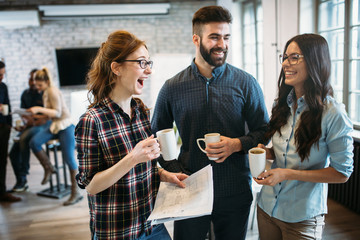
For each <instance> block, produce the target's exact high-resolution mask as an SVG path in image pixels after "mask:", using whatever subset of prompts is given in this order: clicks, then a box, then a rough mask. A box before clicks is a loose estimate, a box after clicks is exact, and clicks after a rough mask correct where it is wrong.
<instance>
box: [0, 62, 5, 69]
mask: <svg viewBox="0 0 360 240" xmlns="http://www.w3.org/2000/svg"><path fill="white" fill-rule="evenodd" d="M4 67H5V63H4V62H3V61H0V69H2V68H4Z"/></svg>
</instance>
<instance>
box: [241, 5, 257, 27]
mask: <svg viewBox="0 0 360 240" xmlns="http://www.w3.org/2000/svg"><path fill="white" fill-rule="evenodd" d="M243 21H244V25H248V24H254V23H255V17H254V10H253V4H252V3H247V4H244V17H243Z"/></svg>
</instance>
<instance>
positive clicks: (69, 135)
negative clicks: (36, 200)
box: [28, 68, 83, 206]
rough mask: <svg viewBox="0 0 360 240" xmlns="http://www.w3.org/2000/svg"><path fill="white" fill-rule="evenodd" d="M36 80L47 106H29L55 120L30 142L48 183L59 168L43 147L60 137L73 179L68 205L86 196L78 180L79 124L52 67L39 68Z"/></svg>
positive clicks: (37, 112) (33, 111) (66, 203)
mask: <svg viewBox="0 0 360 240" xmlns="http://www.w3.org/2000/svg"><path fill="white" fill-rule="evenodd" d="M34 79H35V82H36V83H35V84H36V87H37V89H38V90H40V91H43V92H44V93H43V103H44V107H40V106H35V107H31V108H29V109H28V111H29V112H31V113H33V114H42V115H43V116H44V117H46V118H49V119H51V120H50V121H51V124H49V126H48V127H46V128H45V129H43V130H42V131H40V132H38V133H37V134H36V135H34V136H33V137H32V138H31V140H30V144H29V145H30V148H31V150H32V151H33V152H34V154H35V156H36V157H37V159H38V160H39V161H40V163H41V165H42V166H43V168H44V171H45V172H44V178H43V180H42V182H41V184H46V183H47V182H48V181H49V180H50V176H51V174H52V173H55V172H56V169H55V168H54V166H53V165H52V164H51V162H50V160H49V157H48V155H47V154H46V153H45V151H44V150H43V149H42V147H41V146H42V145H43V144H44V143H46V142H48V141H49V140H51V139H54V138H58V139H59V141H60V144H61V153H62V157H63V159H64V160H65V162H66V164H67V165H68V166H69V169H70V178H71V195H70V197H69V199H68V200H67V201H65V202H64V206H68V205H72V204H75V203H77V202H78V201H80V200H81V199H82V198H83V196H82V195H81V194H80V192H79V189H78V187H77V184H76V181H75V176H76V173H77V168H78V164H77V162H76V160H75V138H74V129H75V126H74V125H73V124H72V122H71V116H70V112H69V110H68V108H67V107H66V105H65V101H64V98H63V96H62V94H61V92H60V90H59V89H58V88H56V87H55V86H53V83H52V81H51V79H50V73H49V71H48V69H47V68H43V69H40V70H38V71H36V72H35V75H34Z"/></svg>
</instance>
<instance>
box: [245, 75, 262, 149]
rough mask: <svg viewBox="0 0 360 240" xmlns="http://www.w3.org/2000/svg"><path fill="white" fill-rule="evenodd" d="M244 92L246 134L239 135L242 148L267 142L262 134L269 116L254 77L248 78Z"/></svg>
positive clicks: (249, 147)
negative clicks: (247, 84)
mask: <svg viewBox="0 0 360 240" xmlns="http://www.w3.org/2000/svg"><path fill="white" fill-rule="evenodd" d="M244 91H245V92H246V104H245V119H246V124H247V127H248V130H249V132H248V134H247V135H245V136H242V137H240V138H239V139H240V141H241V144H242V147H243V150H244V151H245V152H247V151H248V150H249V149H251V148H253V147H256V146H257V145H258V144H259V143H262V144H265V145H266V144H267V143H268V142H265V139H264V135H265V132H266V131H267V124H268V122H269V116H268V113H267V110H266V105H265V101H264V95H263V93H262V90H261V88H260V85H259V84H258V83H257V81H256V80H255V79H254V78H250V81H249V87H247V88H246V90H244Z"/></svg>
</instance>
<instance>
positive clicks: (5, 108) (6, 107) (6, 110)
mask: <svg viewBox="0 0 360 240" xmlns="http://www.w3.org/2000/svg"><path fill="white" fill-rule="evenodd" d="M1 114H2V115H3V116H7V115H9V105H7V104H2V111H1Z"/></svg>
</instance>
